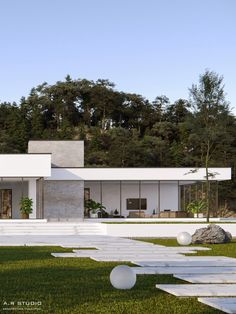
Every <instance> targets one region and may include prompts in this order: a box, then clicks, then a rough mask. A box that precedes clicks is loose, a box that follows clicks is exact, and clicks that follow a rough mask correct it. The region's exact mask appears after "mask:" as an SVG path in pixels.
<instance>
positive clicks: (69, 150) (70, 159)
mask: <svg viewBox="0 0 236 314" xmlns="http://www.w3.org/2000/svg"><path fill="white" fill-rule="evenodd" d="M28 152H29V153H51V154H52V167H57V168H77V167H83V166H84V142H83V141H29V144H28ZM38 192H39V186H38ZM38 194H39V193H38ZM83 216H84V182H83V181H66V180H58V181H47V180H44V217H43V218H46V219H48V220H58V221H74V220H76V219H81V218H83Z"/></svg>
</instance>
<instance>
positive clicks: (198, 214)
mask: <svg viewBox="0 0 236 314" xmlns="http://www.w3.org/2000/svg"><path fill="white" fill-rule="evenodd" d="M205 210H206V201H205V200H204V199H202V200H195V201H192V202H191V203H189V204H188V206H187V211H188V212H190V213H192V214H193V215H194V218H203V216H204V212H205Z"/></svg>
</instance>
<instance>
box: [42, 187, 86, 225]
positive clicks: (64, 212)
mask: <svg viewBox="0 0 236 314" xmlns="http://www.w3.org/2000/svg"><path fill="white" fill-rule="evenodd" d="M83 216H84V182H83V181H45V182H44V218H46V219H48V220H58V221H74V220H76V219H81V218H83Z"/></svg>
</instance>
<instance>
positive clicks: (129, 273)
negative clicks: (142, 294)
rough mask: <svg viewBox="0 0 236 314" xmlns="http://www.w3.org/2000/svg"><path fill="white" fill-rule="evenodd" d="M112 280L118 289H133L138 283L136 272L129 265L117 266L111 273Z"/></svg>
mask: <svg viewBox="0 0 236 314" xmlns="http://www.w3.org/2000/svg"><path fill="white" fill-rule="evenodd" d="M110 282H111V284H112V286H113V287H114V288H116V289H124V290H125V289H131V288H133V286H134V285H135V283H136V273H135V272H134V271H133V269H132V268H131V267H129V266H126V265H119V266H116V267H114V268H113V269H112V271H111V273H110Z"/></svg>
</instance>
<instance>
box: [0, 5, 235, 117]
mask: <svg viewBox="0 0 236 314" xmlns="http://www.w3.org/2000/svg"><path fill="white" fill-rule="evenodd" d="M235 16H236V1H235V0H20V1H19V0H0V48H1V49H0V73H1V75H0V101H10V102H12V101H16V102H19V100H20V98H21V97H22V96H27V95H28V94H29V92H30V89H31V88H32V87H35V86H37V85H39V84H41V83H43V82H45V81H46V82H48V83H49V84H54V83H55V82H56V81H59V80H63V79H64V78H65V76H66V75H67V74H70V75H71V77H72V78H74V79H76V78H86V79H89V80H97V79H98V78H103V79H109V80H110V81H112V82H114V83H115V84H116V89H117V90H120V91H124V92H131V93H137V94H141V95H143V96H144V97H146V98H147V99H149V100H150V101H152V100H154V99H155V97H156V96H160V95H166V96H167V97H169V98H170V100H171V101H172V102H173V101H175V100H177V99H178V98H188V96H189V90H188V89H189V88H190V87H191V85H192V84H193V83H197V82H198V79H199V75H200V74H202V73H203V72H204V71H205V70H206V69H209V70H213V71H215V72H217V73H218V74H220V75H223V76H224V83H225V91H226V93H227V100H228V101H230V103H231V107H235V108H236V88H235V87H236V18H235ZM233 111H234V113H235V114H236V109H233Z"/></svg>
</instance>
